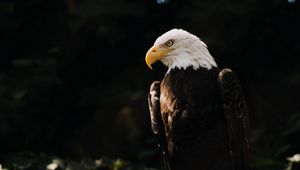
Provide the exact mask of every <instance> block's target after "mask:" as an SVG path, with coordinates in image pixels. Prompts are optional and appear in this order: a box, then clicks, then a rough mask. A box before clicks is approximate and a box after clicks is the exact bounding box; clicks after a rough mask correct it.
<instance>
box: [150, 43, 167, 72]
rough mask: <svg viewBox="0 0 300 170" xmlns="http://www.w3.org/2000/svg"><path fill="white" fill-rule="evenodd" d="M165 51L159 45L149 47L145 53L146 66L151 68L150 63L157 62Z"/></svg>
mask: <svg viewBox="0 0 300 170" xmlns="http://www.w3.org/2000/svg"><path fill="white" fill-rule="evenodd" d="M166 53H167V52H166V51H165V50H164V49H162V48H159V47H155V46H153V47H151V48H150V49H149V51H148V52H147V54H146V58H145V60H146V64H147V66H148V67H149V68H150V69H152V66H151V65H152V64H154V63H155V62H157V61H158V60H160V59H162V58H163V57H164V56H165V55H166Z"/></svg>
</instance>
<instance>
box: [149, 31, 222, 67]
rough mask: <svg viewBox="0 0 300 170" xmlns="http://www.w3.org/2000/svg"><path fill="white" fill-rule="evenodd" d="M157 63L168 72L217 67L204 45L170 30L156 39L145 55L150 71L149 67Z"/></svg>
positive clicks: (181, 32) (187, 34)
mask: <svg viewBox="0 0 300 170" xmlns="http://www.w3.org/2000/svg"><path fill="white" fill-rule="evenodd" d="M157 61H161V62H162V63H163V64H164V65H166V66H167V67H168V68H169V70H171V69H173V68H179V69H186V68H187V67H190V66H192V67H193V68H194V69H195V70H196V69H198V68H199V67H202V68H207V69H211V68H212V67H217V64H216V62H215V60H214V58H213V57H212V56H211V55H210V53H209V51H208V49H207V46H206V44H205V43H204V42H202V41H201V40H200V39H199V38H198V37H197V36H195V35H193V34H191V33H189V32H187V31H185V30H182V29H172V30H170V31H168V32H166V33H164V34H163V35H161V36H160V37H158V38H157V39H156V41H155V43H154V45H153V47H151V48H150V49H149V51H148V52H147V54H146V64H147V65H148V67H150V68H151V69H152V66H151V65H152V64H153V63H155V62H157Z"/></svg>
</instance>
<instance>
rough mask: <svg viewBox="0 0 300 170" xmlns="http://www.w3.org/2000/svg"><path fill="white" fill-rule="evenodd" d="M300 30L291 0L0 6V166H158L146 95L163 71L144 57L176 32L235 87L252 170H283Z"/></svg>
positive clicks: (67, 0)
mask: <svg viewBox="0 0 300 170" xmlns="http://www.w3.org/2000/svg"><path fill="white" fill-rule="evenodd" d="M299 21H300V8H299V2H298V0H289V1H288V0H273V1H261V0H244V1H236V0H230V1H224V0H217V1H210V0H201V1H200V0H199V1H198V0H167V1H164V0H158V1H155V0H114V1H112V0H99V1H97V0H13V1H10V0H4V1H1V2H0V37H1V38H0V43H1V45H0V164H2V165H3V166H4V165H5V163H3V162H2V161H6V162H9V160H10V159H15V158H13V157H14V156H13V155H15V154H17V155H20V153H30V154H29V155H31V156H32V154H37V155H38V156H37V157H41V156H40V154H41V153H43V154H45V155H55V156H57V157H60V158H63V159H71V160H75V161H80V160H82V159H83V158H89V159H92V160H94V159H97V158H99V157H102V156H106V157H109V158H112V159H117V158H121V159H124V160H127V161H130V162H133V163H134V164H139V165H145V166H147V167H153V168H159V167H161V164H162V162H161V158H160V155H159V153H158V150H157V147H156V145H157V144H156V141H155V139H154V137H153V136H152V132H151V128H150V117H149V113H148V105H147V93H148V90H149V86H150V84H151V83H152V82H153V81H154V80H160V79H162V78H163V76H164V74H165V71H166V68H165V67H164V66H163V65H162V64H155V65H154V70H153V71H151V70H150V69H148V68H147V66H146V64H145V61H144V57H145V53H146V52H147V50H148V49H149V47H151V46H152V44H153V42H154V41H155V39H156V38H157V37H158V36H159V35H161V34H162V33H164V32H166V31H168V30H170V29H172V28H182V29H185V30H188V31H189V32H191V33H193V34H195V35H197V36H199V37H200V38H201V39H202V40H203V41H204V42H206V44H207V45H208V48H209V50H210V52H211V54H212V55H213V56H214V57H215V59H216V61H217V63H218V64H219V66H221V67H229V68H232V69H233V70H234V71H235V72H236V73H237V75H238V77H239V79H240V81H241V84H242V86H243V89H244V92H245V95H246V99H247V101H248V105H249V113H250V118H251V119H250V121H251V135H252V143H253V144H252V145H253V146H252V162H251V167H252V169H267V170H269V169H270V170H277V169H278V170H279V169H280V170H283V169H285V167H286V165H287V163H288V161H287V160H286V158H287V157H290V156H293V155H294V154H296V153H300V103H299V101H300V100H299V96H300V90H299V88H300V41H299V38H300V24H299V23H300V22H299ZM23 157H26V156H21V158H23ZM32 157H35V156H32ZM45 157H47V156H45ZM43 158H44V157H43ZM48 159H49V160H51V159H52V157H49V158H48V157H47V159H46V160H48ZM117 163H118V162H117ZM117 166H119V164H118V165H117ZM0 169H1V168H0Z"/></svg>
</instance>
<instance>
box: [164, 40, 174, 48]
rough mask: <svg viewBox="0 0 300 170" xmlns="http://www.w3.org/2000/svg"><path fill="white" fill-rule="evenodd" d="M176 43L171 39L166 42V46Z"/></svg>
mask: <svg viewBox="0 0 300 170" xmlns="http://www.w3.org/2000/svg"><path fill="white" fill-rule="evenodd" d="M173 44H174V42H173V40H169V41H167V42H166V46H168V47H171V46H172V45H173Z"/></svg>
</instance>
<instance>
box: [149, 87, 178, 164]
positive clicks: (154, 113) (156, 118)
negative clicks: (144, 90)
mask: <svg viewBox="0 0 300 170" xmlns="http://www.w3.org/2000/svg"><path fill="white" fill-rule="evenodd" d="M159 98H160V82H159V81H155V82H153V83H152V85H151V87H150V93H149V94H148V105H149V110H150V117H151V128H152V131H153V133H154V135H155V136H156V138H157V140H158V148H159V150H160V153H161V154H162V157H163V161H164V165H165V167H166V169H167V170H172V168H171V164H170V159H169V155H168V152H167V147H166V146H167V142H166V133H165V128H164V124H163V121H162V117H161V112H160V100H159Z"/></svg>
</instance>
